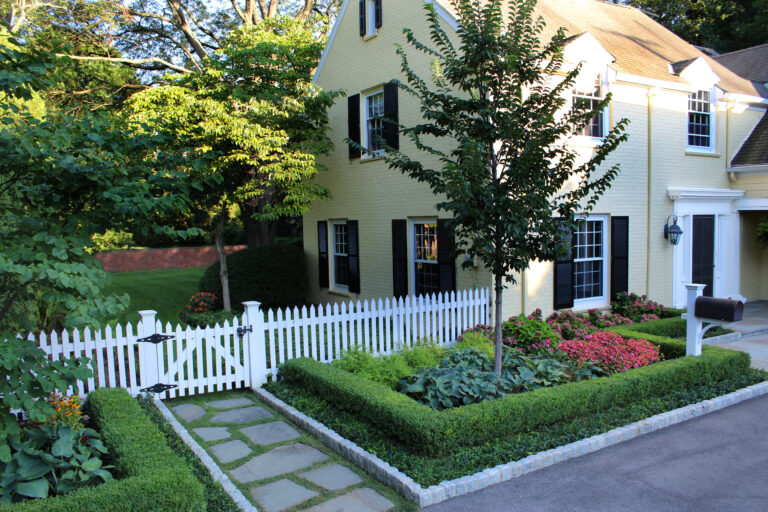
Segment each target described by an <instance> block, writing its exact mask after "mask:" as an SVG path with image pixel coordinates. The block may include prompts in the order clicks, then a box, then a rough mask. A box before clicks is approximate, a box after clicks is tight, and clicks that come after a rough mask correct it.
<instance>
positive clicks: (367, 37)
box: [363, 30, 379, 43]
mask: <svg viewBox="0 0 768 512" xmlns="http://www.w3.org/2000/svg"><path fill="white" fill-rule="evenodd" d="M377 35H379V32H378V30H377V31H376V32H374V33H373V34H365V35H364V36H363V42H364V43H367V42H368V41H370V40H371V39H373V38H374V37H376V36H377Z"/></svg>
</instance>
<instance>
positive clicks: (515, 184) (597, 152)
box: [386, 0, 628, 372]
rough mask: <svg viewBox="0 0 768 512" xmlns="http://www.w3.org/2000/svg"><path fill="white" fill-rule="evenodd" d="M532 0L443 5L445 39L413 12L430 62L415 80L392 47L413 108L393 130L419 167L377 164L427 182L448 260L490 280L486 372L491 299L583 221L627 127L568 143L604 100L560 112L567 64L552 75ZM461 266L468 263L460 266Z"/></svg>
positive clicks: (568, 81) (557, 42)
mask: <svg viewBox="0 0 768 512" xmlns="http://www.w3.org/2000/svg"><path fill="white" fill-rule="evenodd" d="M535 4H536V0H505V1H503V2H502V1H501V0H493V1H489V2H479V1H472V0H454V1H452V6H453V8H454V11H455V12H456V17H457V24H458V28H457V33H458V36H457V40H456V41H454V40H453V39H452V37H451V36H449V34H448V33H447V32H446V31H444V30H443V28H442V27H441V23H440V18H439V16H438V14H437V13H436V11H435V8H434V6H433V5H432V4H431V3H428V4H427V5H426V6H425V9H426V11H427V19H428V22H429V26H430V27H431V30H430V39H431V44H430V43H425V42H422V41H420V40H418V39H417V38H416V36H415V35H414V34H413V32H412V31H411V30H410V29H405V30H404V33H405V35H406V37H407V41H408V43H409V44H410V46H412V47H413V48H414V49H415V50H416V51H418V52H421V53H423V54H425V55H427V56H428V57H429V58H430V59H431V60H432V67H431V72H432V76H431V77H430V78H427V79H425V78H423V77H421V76H420V75H419V73H418V72H417V71H416V70H414V69H413V68H412V67H411V66H410V63H409V60H408V53H407V51H406V50H405V49H404V48H403V47H399V48H398V50H397V53H398V54H399V55H400V57H401V60H402V71H403V73H404V75H405V82H404V83H401V84H400V87H401V88H403V89H404V90H405V91H407V92H408V93H410V94H411V95H413V96H414V97H416V98H417V99H418V100H419V102H420V107H421V112H422V114H423V122H421V123H419V124H417V125H415V126H410V127H401V129H402V133H403V134H404V135H405V136H407V137H408V138H409V139H410V140H411V141H413V143H414V145H415V146H416V148H417V149H418V150H420V151H421V152H422V155H423V154H424V153H426V154H428V155H431V156H432V157H433V158H432V159H430V160H429V162H430V163H431V162H434V161H439V162H440V165H439V167H432V166H431V164H428V163H425V162H423V161H420V160H418V159H417V158H416V157H413V156H410V155H407V154H405V153H403V152H401V151H395V150H392V149H391V148H390V151H389V152H388V153H387V156H386V159H387V162H388V164H389V166H390V167H391V168H393V169H397V170H399V171H400V172H402V173H404V174H406V175H408V176H410V177H411V178H413V179H416V180H418V181H422V182H425V183H427V184H428V185H429V186H430V188H431V189H432V191H433V192H434V193H435V194H436V195H437V196H438V197H439V200H438V202H437V205H436V206H437V208H438V209H440V210H444V211H447V212H450V213H451V214H452V215H453V221H452V222H453V225H454V228H455V231H456V235H457V239H458V241H457V248H458V252H459V253H466V254H468V255H469V256H471V257H476V258H479V260H480V261H482V262H483V264H484V265H485V266H486V267H487V268H488V269H490V271H491V272H492V274H493V282H494V291H495V300H496V303H495V323H496V333H495V334H496V353H495V356H496V357H495V365H494V368H495V371H496V372H499V371H500V370H501V361H502V329H501V312H502V292H503V289H504V287H505V286H506V284H505V283H508V282H512V283H514V282H515V275H517V274H519V273H520V272H522V271H524V270H525V269H527V268H528V266H529V265H530V262H531V261H533V260H541V261H551V260H554V259H555V258H556V257H557V255H558V253H559V252H560V251H562V250H564V246H566V245H567V243H568V242H567V241H566V236H564V235H565V233H566V232H568V233H569V232H570V231H571V230H573V229H574V228H575V227H576V226H577V224H578V220H577V216H579V215H585V214H587V213H589V212H590V211H591V210H592V208H593V206H594V205H595V203H596V202H597V200H598V198H599V197H600V196H601V195H602V194H603V193H604V192H605V191H606V190H607V189H608V188H609V187H610V185H611V183H612V182H613V180H614V179H615V178H616V176H617V175H618V173H619V166H618V165H614V166H611V167H609V168H607V169H604V168H601V167H600V164H602V163H603V162H604V161H605V159H606V157H607V156H608V154H609V153H610V152H611V151H613V150H614V149H616V147H617V146H618V145H619V143H620V142H622V141H623V140H625V139H626V134H625V133H624V130H625V127H626V125H627V123H628V121H627V120H624V119H622V120H621V121H619V122H618V123H616V125H615V126H614V127H612V128H611V129H610V131H608V133H607V134H606V135H605V137H604V138H603V140H602V141H601V143H600V144H599V145H598V146H597V147H595V148H594V151H593V153H592V155H591V157H589V158H588V159H580V158H579V156H578V155H577V153H576V152H575V151H574V150H573V149H572V148H571V147H569V145H568V140H569V138H570V137H571V136H573V135H574V134H576V133H578V132H579V131H580V130H582V129H583V128H584V127H585V126H586V125H587V124H588V123H589V122H590V121H591V120H592V118H593V117H594V116H595V115H596V114H597V113H599V112H600V111H601V110H602V109H604V108H605V107H606V106H607V105H608V102H609V101H610V95H608V96H607V97H606V98H605V99H604V100H603V101H602V102H600V103H599V104H597V105H594V106H592V105H586V104H580V103H575V104H573V105H568V101H567V100H566V98H565V96H564V93H565V92H566V91H568V90H569V89H570V88H572V87H573V86H574V85H575V82H576V78H577V75H578V73H579V67H576V68H575V69H568V68H567V67H566V66H564V61H563V47H564V44H565V30H564V29H563V28H560V29H559V30H558V31H557V33H556V35H555V36H554V37H553V38H552V39H551V40H550V41H542V40H540V34H541V33H542V31H543V29H544V26H545V23H544V21H543V20H542V19H541V18H536V17H534V14H533V8H534V6H535ZM464 265H465V266H470V265H472V262H471V261H466V262H465V263H464Z"/></svg>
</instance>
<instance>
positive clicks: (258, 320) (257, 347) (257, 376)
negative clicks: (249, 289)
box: [243, 300, 267, 389]
mask: <svg viewBox="0 0 768 512" xmlns="http://www.w3.org/2000/svg"><path fill="white" fill-rule="evenodd" d="M243 306H244V307H245V324H247V326H248V328H249V330H248V331H247V332H246V333H245V338H243V344H244V348H245V347H247V349H246V350H247V352H246V353H247V354H249V355H250V361H248V364H249V365H250V375H251V383H250V386H251V388H254V389H255V388H258V387H259V386H261V385H262V384H264V383H265V382H267V343H266V341H267V340H266V337H265V336H264V313H263V312H262V311H261V302H258V301H255V300H249V301H246V302H243Z"/></svg>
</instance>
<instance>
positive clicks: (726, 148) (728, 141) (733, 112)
mask: <svg viewBox="0 0 768 512" xmlns="http://www.w3.org/2000/svg"><path fill="white" fill-rule="evenodd" d="M430 1H433V0H430ZM424 5H425V3H424V2H423V1H422V0H399V1H396V0H358V1H351V0H346V1H345V2H344V4H343V6H342V8H341V11H340V15H339V18H338V20H337V22H336V25H335V26H334V28H333V31H332V33H331V36H330V39H329V42H328V45H327V47H326V50H325V53H324V55H323V58H322V61H321V64H320V66H319V68H318V70H317V72H316V75H315V81H316V83H317V84H318V85H320V86H321V87H323V88H324V89H328V90H331V89H341V90H344V91H345V92H346V94H347V97H346V99H345V100H342V101H339V102H337V104H336V105H335V106H334V107H333V108H332V109H331V112H330V119H331V122H330V128H331V130H332V133H331V137H332V139H333V141H334V143H335V146H336V149H335V151H334V153H333V154H332V155H331V156H330V157H328V158H327V159H326V160H325V164H326V165H327V167H328V171H327V172H326V173H323V174H322V175H321V176H320V178H319V180H318V181H319V182H320V183H321V184H323V185H325V186H327V187H328V188H329V189H330V190H331V193H332V195H333V198H332V199H331V200H329V201H323V202H318V203H316V204H315V205H314V206H313V208H312V210H311V211H310V212H308V213H307V214H306V215H305V216H304V247H305V251H306V254H307V258H308V265H309V269H310V275H311V279H312V286H313V288H312V299H313V300H314V301H315V302H328V301H344V300H350V299H357V298H379V297H391V296H402V295H420V294H428V293H435V292H440V291H445V290H454V289H467V288H473V287H486V286H490V284H491V276H490V273H489V272H488V271H487V270H486V269H484V268H482V267H481V266H476V267H474V269H473V270H464V269H461V265H460V264H461V263H462V261H458V260H456V259H454V256H453V255H452V249H453V242H454V241H453V235H452V233H451V231H450V229H449V228H448V224H447V223H446V222H445V221H446V220H447V219H444V218H443V216H444V213H442V212H438V211H436V210H435V207H434V205H435V203H436V199H435V197H434V196H433V195H432V193H431V192H430V190H429V189H428V187H426V186H425V185H424V184H421V183H418V182H415V181H413V180H411V179H410V178H408V177H406V176H403V175H401V174H399V173H397V172H395V171H393V170H390V169H389V168H387V166H386V164H385V163H384V161H383V160H382V159H380V158H376V157H375V156H374V157H371V156H370V155H361V154H360V152H359V151H357V150H356V149H355V147H354V146H352V145H349V144H347V143H346V142H345V140H346V139H349V140H353V141H356V142H358V143H359V144H361V145H363V146H365V147H367V148H368V149H369V150H372V151H376V150H377V149H378V148H377V147H376V141H377V140H379V138H384V140H386V141H387V142H388V144H389V145H390V146H393V147H399V148H400V149H401V150H402V151H404V152H411V151H414V152H415V151H416V149H415V148H414V147H413V146H412V144H411V143H410V141H408V140H406V139H404V138H402V137H400V136H399V134H398V133H397V131H396V130H390V129H389V128H388V126H387V125H384V124H382V123H381V122H380V121H378V120H377V119H376V118H377V116H379V115H382V114H386V116H387V117H389V118H396V119H398V120H399V122H400V123H401V124H403V125H406V126H408V125H413V124H415V123H417V122H419V119H420V114H419V106H418V104H417V103H416V102H415V101H414V99H413V98H411V97H410V96H408V95H406V94H404V93H403V91H401V90H398V89H397V88H396V87H395V86H394V85H392V84H391V81H392V80H393V79H395V78H401V71H400V59H399V57H398V56H397V55H396V54H395V45H398V44H399V45H403V46H406V44H407V43H406V41H405V37H404V36H403V33H402V32H403V28H404V27H408V28H411V29H412V30H413V31H414V33H415V34H416V36H417V37H420V38H422V40H425V41H428V40H429V39H428V35H429V27H428V26H427V23H426V18H425V13H424ZM435 7H436V9H437V11H438V13H440V14H441V16H442V19H443V21H444V28H445V29H446V30H447V31H448V32H449V33H453V34H455V32H453V31H454V30H455V28H456V22H455V20H454V18H453V16H452V14H451V7H450V3H449V2H446V1H445V0H436V1H435ZM537 11H538V13H539V14H541V16H543V17H544V19H545V21H546V22H547V30H546V32H545V33H544V34H543V37H545V38H551V36H552V34H554V33H555V31H556V30H557V28H558V27H560V26H564V27H565V28H566V29H567V34H568V35H569V36H570V37H569V39H568V41H567V46H566V48H565V53H566V60H567V61H569V62H570V63H571V64H576V63H578V62H583V67H582V72H581V76H580V79H579V83H578V84H577V87H576V89H575V90H574V91H571V92H570V93H569V95H570V96H571V97H572V98H573V99H574V100H576V99H578V100H579V101H583V100H584V99H587V100H588V99H599V98H601V97H603V96H604V95H605V94H607V93H608V92H610V93H612V102H611V104H610V107H609V108H607V109H606V110H605V112H603V113H601V114H600V115H599V116H598V117H597V118H596V119H595V121H594V122H593V123H592V124H591V126H589V127H588V129H587V130H585V132H584V133H582V134H581V135H580V136H578V137H575V138H574V140H573V141H572V144H573V145H574V147H576V148H578V150H579V151H581V152H583V153H584V154H585V155H586V154H589V152H590V151H591V150H592V149H593V148H594V147H595V145H596V144H597V143H599V141H600V139H601V137H602V136H603V135H604V134H605V133H606V131H607V127H609V126H611V125H612V124H613V123H614V122H615V121H617V120H618V119H621V118H628V119H629V120H630V126H629V140H628V141H627V142H626V143H625V144H623V145H622V146H621V147H620V148H619V149H618V150H617V151H616V152H614V153H613V154H612V155H611V157H610V160H611V161H610V162H606V165H612V164H613V163H615V162H619V163H621V166H622V173H621V176H620V177H619V178H618V179H617V181H616V182H615V183H614V185H613V187H612V188H611V189H610V191H609V192H608V193H607V194H606V195H605V196H604V197H603V198H602V199H601V200H600V202H599V204H598V206H597V208H596V209H595V210H594V213H593V214H592V215H591V216H590V217H589V218H588V219H586V222H585V223H584V224H583V226H582V228H580V229H579V231H578V232H577V233H574V240H575V244H576V250H575V251H574V258H573V259H569V260H562V261H557V262H533V263H532V265H531V267H530V269H529V270H528V271H526V272H525V273H524V275H521V276H517V277H518V279H517V284H515V285H514V286H510V287H509V288H508V289H507V290H506V292H505V297H504V306H505V311H504V314H505V315H513V314H518V313H520V312H529V311H531V310H533V309H534V308H536V307H539V308H541V309H542V310H544V311H549V310H552V309H559V308H568V307H572V308H576V309H579V308H591V307H602V306H606V305H607V304H608V303H609V302H610V300H611V297H612V296H613V295H614V294H615V293H616V292H619V291H626V290H628V291H633V292H638V293H646V294H648V295H649V296H650V297H651V298H653V299H655V300H659V301H661V302H663V303H666V304H673V305H677V306H681V305H683V302H684V300H685V287H684V285H685V283H688V282H692V281H696V282H702V283H704V284H706V285H707V289H706V293H707V294H711V295H716V296H725V297H746V298H748V299H750V300H753V299H759V298H768V258H766V252H765V250H763V249H761V248H759V247H758V246H756V244H755V243H754V236H753V234H754V223H755V222H756V219H757V218H759V215H761V212H763V213H768V187H765V188H764V189H761V188H760V187H761V186H762V185H760V184H759V183H762V182H760V180H759V179H758V180H757V181H758V182H759V183H757V184H755V185H753V184H752V183H751V182H749V181H744V180H745V178H746V177H745V176H742V175H741V174H739V173H738V172H734V169H733V167H734V165H738V161H739V160H738V158H740V157H739V155H741V153H742V152H744V153H745V154H746V153H749V154H750V155H752V154H753V152H754V151H758V152H759V147H758V148H757V149H754V148H755V144H754V143H753V142H749V141H750V140H751V139H752V137H751V135H752V134H754V133H758V134H760V133H762V134H763V136H760V135H758V137H757V138H758V139H759V140H760V141H764V140H765V139H764V134H765V128H764V127H763V128H760V127H761V126H764V125H765V120H764V119H765V117H764V115H765V111H766V108H768V99H766V98H767V97H768V89H765V87H762V86H761V85H760V84H758V83H753V82H752V81H750V80H747V79H745V78H743V77H741V76H739V75H738V74H736V73H734V72H733V71H731V70H730V69H728V68H727V67H725V66H724V65H722V64H721V63H719V62H717V61H716V60H713V59H712V58H710V57H708V56H707V55H705V54H703V53H702V52H701V51H699V50H698V49H696V48H695V47H693V46H691V45H689V44H688V43H686V42H685V41H683V40H682V39H680V38H678V37H677V36H675V35H674V34H673V33H671V32H670V31H668V30H667V29H665V28H664V27H662V26H661V25H659V24H658V23H656V22H655V21H653V20H652V19H651V18H649V17H648V16H646V15H645V14H643V13H642V12H641V11H639V10H637V9H633V8H629V7H624V6H619V5H616V4H612V3H605V2H600V1H597V0H540V1H539V3H538V5H537ZM409 57H410V59H411V61H410V64H411V66H412V67H415V68H417V69H423V70H424V74H427V73H428V72H429V66H430V62H429V60H428V59H427V58H426V57H424V56H423V55H422V54H420V53H419V52H416V51H411V52H409ZM761 119H763V121H762V122H761ZM761 130H762V131H761ZM758 146H759V144H758ZM424 158H425V159H426V158H428V157H426V156H425V157H424ZM734 158H736V159H735V160H733V159H734ZM732 160H733V162H734V163H733V165H732ZM434 163H435V164H436V165H437V164H438V163H437V162H434ZM754 177H755V176H750V179H753V178H754ZM757 178H760V179H768V173H766V177H765V178H764V177H762V176H759V175H757ZM675 217H676V218H677V223H678V225H679V226H681V227H682V229H683V235H682V237H681V239H680V243H679V244H678V245H674V246H673V245H672V244H670V243H669V241H668V240H666V239H665V237H664V226H665V224H667V223H669V224H671V223H673V222H674V220H673V219H674V218H675ZM750 230H752V232H750Z"/></svg>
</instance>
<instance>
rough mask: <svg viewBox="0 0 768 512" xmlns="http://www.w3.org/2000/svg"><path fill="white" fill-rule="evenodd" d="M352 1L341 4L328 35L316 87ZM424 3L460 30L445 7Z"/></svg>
mask: <svg viewBox="0 0 768 512" xmlns="http://www.w3.org/2000/svg"><path fill="white" fill-rule="evenodd" d="M350 1H352V0H344V3H342V4H341V8H339V15H338V16H336V21H335V22H334V24H333V28H332V29H331V33H330V34H329V35H328V42H327V43H325V48H324V49H323V55H322V56H321V57H320V62H319V63H318V64H317V69H315V73H314V75H312V83H313V84H315V85H317V77H318V76H320V72H321V71H322V69H323V66H324V65H325V60H326V59H327V58H328V54H329V53H331V47H332V46H333V42H334V40H335V39H336V33H337V32H338V31H339V25H341V20H343V19H344V14H346V12H347V7H348V6H349V4H350ZM424 2H425V3H428V4H432V5H434V6H435V12H437V14H438V16H440V17H441V18H443V21H445V22H446V23H447V24H448V25H450V26H451V28H453V29H454V30H458V27H459V25H458V23H456V20H455V19H454V18H453V16H451V13H449V12H448V11H447V10H446V9H445V7H443V6H442V5H440V4H439V3H438V2H436V1H435V0H424Z"/></svg>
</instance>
